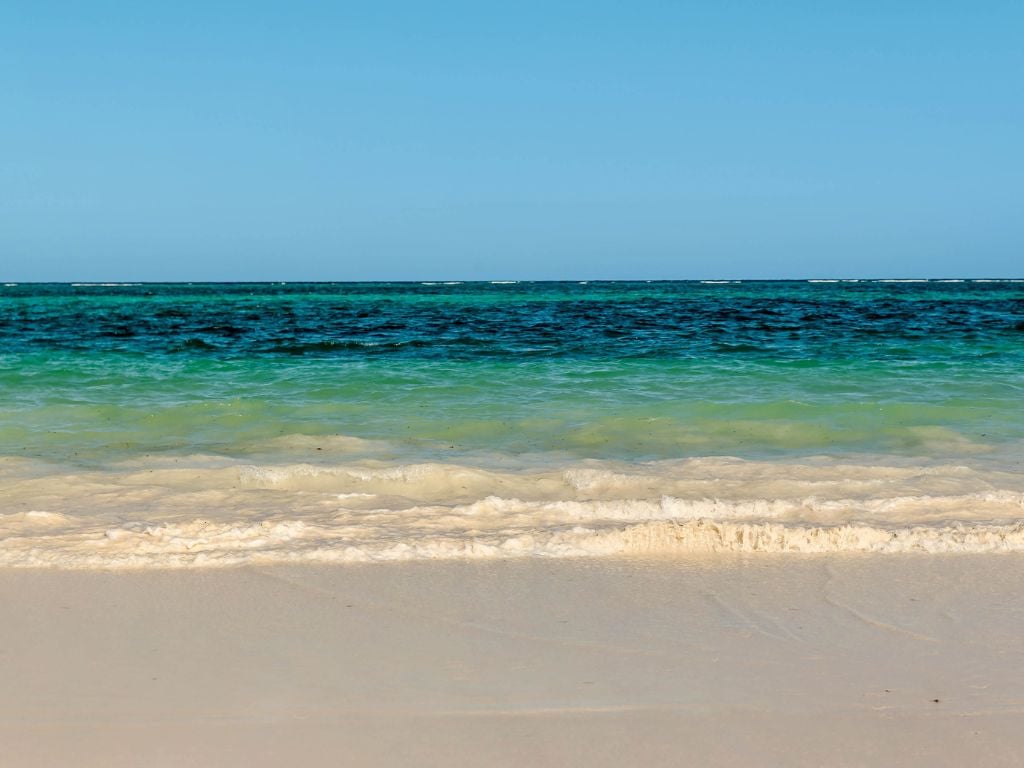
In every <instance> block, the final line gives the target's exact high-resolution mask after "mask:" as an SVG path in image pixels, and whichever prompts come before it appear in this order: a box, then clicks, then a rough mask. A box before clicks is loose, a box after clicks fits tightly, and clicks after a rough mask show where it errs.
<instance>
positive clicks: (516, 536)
mask: <svg viewBox="0 0 1024 768" xmlns="http://www.w3.org/2000/svg"><path fill="white" fill-rule="evenodd" d="M1011 552H1024V523H1016V524H1002V525H999V524H977V525H965V524H952V525H942V526H914V527H905V528H886V527H881V526H872V525H866V524H845V525H836V526H812V525H786V524H782V523H744V522H733V521H716V520H709V519H703V518H702V519H698V520H687V521H682V522H680V521H652V522H645V523H639V524H635V525H629V526H626V527H614V526H613V527H596V526H571V527H563V528H558V529H552V530H545V531H515V530H512V531H506V532H495V533H492V534H489V535H481V536H469V535H462V536H450V535H449V536H446V535H431V534H426V535H422V536H413V537H405V538H402V539H400V540H395V539H391V538H382V539H379V540H375V541H363V540H358V539H356V540H353V539H351V538H348V537H347V536H346V535H345V531H344V529H342V530H333V529H330V528H324V527H322V526H317V525H311V524H309V523H305V522H302V521H295V520H284V521H279V522H266V521H264V522H262V523H252V524H244V523H221V524H214V523H211V522H210V521H207V520H196V521H192V522H189V523H181V524H165V525H157V526H146V527H142V526H139V527H136V528H134V529H115V530H112V531H108V532H107V534H106V535H105V536H104V535H96V534H95V533H94V532H93V533H87V534H69V535H66V536H62V537H51V538H23V539H10V538H8V539H6V540H4V541H2V542H0V566H3V567H28V568H32V567H53V568H94V569H119V568H154V567H155V568H202V567H225V566H235V565H243V564H272V563H297V562H308V563H351V562H367V561H409V560H455V559H460V560H470V559H472V560H485V559H507V558H522V557H547V558H559V557H588V556H590V557H593V556H610V555H675V556H684V555H688V554H719V553H749V554H795V555H816V554H845V553H875V554H889V555H894V554H914V553H927V554H954V553H968V554H969V553H1011Z"/></svg>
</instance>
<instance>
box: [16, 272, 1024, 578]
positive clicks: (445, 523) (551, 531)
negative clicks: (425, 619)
mask: <svg viewBox="0 0 1024 768" xmlns="http://www.w3.org/2000/svg"><path fill="white" fill-rule="evenodd" d="M1020 549H1024V282H1021V281H1011V280H986V281H979V280H959V281H953V280H947V281H914V282H903V281H869V280H861V281H814V280H809V281H792V282H746V281H743V282H740V281H703V282H594V281H591V282H564V283H553V282H516V281H504V280H498V281H493V282H482V283H469V282H466V283H462V282H457V281H437V282H429V283H294V284H290V283H289V284H285V283H273V284H270V283H259V284H241V283H234V284H201V283H196V284H110V283H105V284H88V283H78V284H6V285H3V286H0V565H19V566H20V565H26V566H34V565H56V566H62V567H124V566H129V567H145V566H186V565H188V566H196V565H230V564H237V563H244V562H281V561H352V560H373V559H409V558H430V557H511V556H531V555H533V556H575V555H587V554H608V553H623V552H665V553H678V554H682V553H686V552H690V551H709V550H710V551H718V550H728V551H733V550H739V551H762V550H763V551H792V552H834V551H892V552H906V551H1009V550H1020Z"/></svg>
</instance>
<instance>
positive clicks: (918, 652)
mask: <svg viewBox="0 0 1024 768" xmlns="http://www.w3.org/2000/svg"><path fill="white" fill-rule="evenodd" d="M1021 573H1024V556H1021V555H1013V554H1003V555H977V556H975V555H971V556H968V555H948V556H938V555H919V556H845V557H834V556H832V557H823V556H799V555H780V556H768V555H760V556H753V557H746V558H740V557H729V556H722V555H719V556H716V557H715V558H714V559H706V560H701V559H694V558H688V559H685V560H682V559H679V560H661V561H638V560H625V559H624V560H607V559H590V560H539V559H532V560H519V561H515V560H513V561H496V562H482V563H465V562H463V563H459V562H448V563H429V562H427V563H403V564H384V565H352V566H333V567H312V566H301V567H300V566H296V567H275V568H272V569H270V568H266V569H258V568H243V569H237V570H207V571H140V572H116V573H110V572H89V571H85V572H67V571H63V572H62V571H37V570H0V611H2V613H0V766H3V768H17V767H20V766H104V767H116V766H146V767H149V766H193V765H195V766H282V765H290V766H328V765H330V766H338V765H353V766H377V765H388V766H392V765H393V766H432V765H439V766H440V765H444V766H462V765H465V766H505V765H508V766H511V765H517V766H518V765H522V766H546V765H550V766H562V765H587V766H604V765H608V766H660V765H695V766H710V765H756V766H772V765H779V766H802V765H807V766H812V765H813V766H818V765H827V766H845V765H850V766H854V765H870V766H886V765H928V766H937V765H938V766H943V765H949V766H964V765H985V766H996V765H1007V766H1009V765H1021V764H1024V593H1022V591H1021V590H1020V589H1019V578H1020V574H1021ZM936 699H937V700H938V701H937V702H936V701H935V700H936Z"/></svg>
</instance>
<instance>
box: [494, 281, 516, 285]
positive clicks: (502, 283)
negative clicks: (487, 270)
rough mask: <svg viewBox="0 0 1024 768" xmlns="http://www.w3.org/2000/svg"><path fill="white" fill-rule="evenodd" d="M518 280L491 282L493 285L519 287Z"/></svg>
mask: <svg viewBox="0 0 1024 768" xmlns="http://www.w3.org/2000/svg"><path fill="white" fill-rule="evenodd" d="M518 284H519V281H518V280H491V285H518Z"/></svg>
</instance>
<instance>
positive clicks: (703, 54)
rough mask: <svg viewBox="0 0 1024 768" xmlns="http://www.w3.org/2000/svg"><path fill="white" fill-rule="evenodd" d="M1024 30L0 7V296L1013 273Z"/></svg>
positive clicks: (659, 7) (595, 13) (751, 18)
mask: <svg viewBox="0 0 1024 768" xmlns="http://www.w3.org/2000/svg"><path fill="white" fill-rule="evenodd" d="M1022 32H1024V4H1021V3H1020V2H1019V1H1015V2H1000V1H999V0H995V1H988V0H985V1H983V2H975V3H967V2H959V3H953V2H945V1H944V0H932V2H915V1H913V0H910V1H908V2H901V3H893V2H874V0H860V1H858V2H820V0H818V1H817V2H799V3H798V2H786V1H785V0H783V1H782V2H777V3H765V2H727V1H725V0H723V2H711V1H710V0H708V1H705V2H700V3H691V2H664V3H660V2H644V1H642V0H638V1H637V2H606V1H605V0H589V1H588V2H555V1H554V0H550V1H549V2H542V3H541V2H531V1H530V0H524V2H517V3H502V4H497V3H486V2H479V1H477V2H451V1H450V0H435V2H403V1H400V0H398V1H395V0H376V1H375V2H368V3H363V2H311V1H308V0H293V1H292V2H288V3H285V2H279V3H268V2H261V1H260V0H249V1H248V2H217V1H216V0H204V1H202V2H200V1H199V0H177V1H176V2H160V3H155V2H150V3H146V2H141V3H126V2H123V0H117V1H116V2H109V1H108V0H91V1H90V2H87V3H82V2H67V3H59V2H50V1H49V0H35V1H33V2H22V0H7V1H6V2H4V3H2V4H0V279H3V280H9V281H12V280H13V281H30V280H40V281H49V280H52V281H72V280H373V279H379V280H422V279H460V280H471V279H577V278H578V279H629V278H635V279H655V278H660V279H672V278H676V279H708V278H711V279H714V278H748V279H753V278H787V277H993V276H1004V277H1021V276H1024V215H1022V199H1024V197H1022V182H1024V139H1022V137H1024V86H1022V83H1024V45H1021V36H1022Z"/></svg>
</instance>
